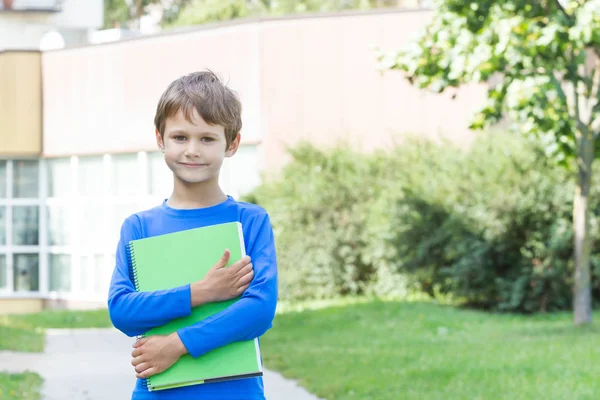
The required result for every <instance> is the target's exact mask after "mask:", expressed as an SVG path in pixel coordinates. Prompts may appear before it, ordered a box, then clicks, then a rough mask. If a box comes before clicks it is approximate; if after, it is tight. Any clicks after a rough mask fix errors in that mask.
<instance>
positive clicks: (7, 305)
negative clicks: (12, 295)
mask: <svg viewBox="0 0 600 400" xmlns="http://www.w3.org/2000/svg"><path fill="white" fill-rule="evenodd" d="M43 303H44V301H43V300H42V299H8V298H4V299H0V315H7V314H29V313H36V312H40V311H42V308H43Z"/></svg>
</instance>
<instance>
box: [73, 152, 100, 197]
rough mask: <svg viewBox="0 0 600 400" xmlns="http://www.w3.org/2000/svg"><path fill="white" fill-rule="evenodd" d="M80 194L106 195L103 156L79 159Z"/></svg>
mask: <svg viewBox="0 0 600 400" xmlns="http://www.w3.org/2000/svg"><path fill="white" fill-rule="evenodd" d="M78 182H79V194H80V195H82V196H98V195H100V196H105V195H106V188H105V187H104V173H103V160H102V157H82V158H80V159H79V176H78Z"/></svg>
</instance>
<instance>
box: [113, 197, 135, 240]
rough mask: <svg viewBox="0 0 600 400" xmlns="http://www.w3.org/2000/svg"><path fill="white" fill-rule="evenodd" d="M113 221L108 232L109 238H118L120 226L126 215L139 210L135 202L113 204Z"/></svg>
mask: <svg viewBox="0 0 600 400" xmlns="http://www.w3.org/2000/svg"><path fill="white" fill-rule="evenodd" d="M112 207H113V223H112V227H111V231H110V232H109V234H110V235H111V238H118V237H119V236H120V234H121V226H122V225H123V222H124V221H125V219H127V217H129V216H130V215H131V214H134V213H136V212H138V211H139V207H138V206H137V205H136V204H114V205H113V206H112Z"/></svg>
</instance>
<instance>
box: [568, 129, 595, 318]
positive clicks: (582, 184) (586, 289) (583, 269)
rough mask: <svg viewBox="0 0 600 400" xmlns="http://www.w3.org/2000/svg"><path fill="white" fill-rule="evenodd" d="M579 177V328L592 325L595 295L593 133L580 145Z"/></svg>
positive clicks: (575, 301)
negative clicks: (592, 272)
mask: <svg viewBox="0 0 600 400" xmlns="http://www.w3.org/2000/svg"><path fill="white" fill-rule="evenodd" d="M578 150H579V151H578V153H579V154H578V159H577V163H578V177H577V188H576V189H575V199H574V202H573V226H574V229H575V237H574V242H575V243H574V245H575V254H574V256H575V282H574V287H573V311H574V322H575V325H581V324H588V323H590V322H592V296H591V285H590V247H591V237H590V219H589V194H590V185H591V178H592V162H593V161H594V142H593V138H591V137H590V135H589V134H585V133H584V134H582V135H581V136H580V137H579V144H578Z"/></svg>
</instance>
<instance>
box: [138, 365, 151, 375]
mask: <svg viewBox="0 0 600 400" xmlns="http://www.w3.org/2000/svg"><path fill="white" fill-rule="evenodd" d="M149 368H150V364H148V363H141V364H139V365H137V366H136V367H135V372H137V373H138V374H143V373H144V371H146V370H147V369H149Z"/></svg>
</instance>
